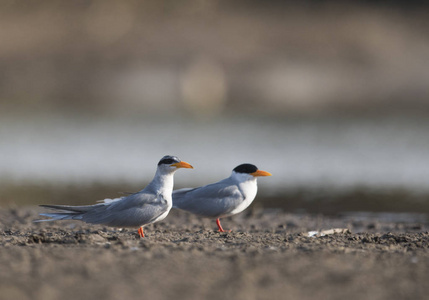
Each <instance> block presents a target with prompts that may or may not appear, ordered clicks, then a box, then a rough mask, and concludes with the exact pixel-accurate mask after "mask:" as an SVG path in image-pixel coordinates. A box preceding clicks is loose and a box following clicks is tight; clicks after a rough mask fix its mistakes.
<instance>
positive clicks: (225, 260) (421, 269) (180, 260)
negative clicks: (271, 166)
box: [0, 207, 429, 300]
mask: <svg viewBox="0 0 429 300" xmlns="http://www.w3.org/2000/svg"><path fill="white" fill-rule="evenodd" d="M39 212H40V209H38V208H35V207H20V208H9V209H1V210H0V266H1V268H0V299H43V300H49V299H63V300H67V299H152V300H154V299H170V298H175V299H246V300H248V299H345V298H347V299H348V300H352V299H427V295H428V294H429V285H428V284H427V282H428V281H429V233H428V230H429V229H428V228H429V224H428V222H427V221H426V220H427V219H425V218H421V217H420V218H416V219H415V220H413V218H412V215H411V217H409V218H406V220H405V221H404V220H402V221H401V220H400V221H391V220H387V221H386V220H384V219H383V218H382V220H380V218H377V217H366V218H363V217H362V216H361V217H359V216H350V215H344V216H342V217H326V216H321V215H298V214H287V213H284V212H282V211H279V210H253V211H252V210H250V211H249V212H247V213H243V214H241V215H238V216H235V217H232V218H226V219H224V220H223V222H222V225H223V227H224V228H228V229H231V230H232V231H231V232H229V233H219V232H216V231H215V230H216V224H215V222H214V221H213V220H208V219H199V218H197V217H194V216H191V215H189V214H186V213H181V212H177V211H173V212H172V213H170V215H169V217H168V218H167V219H165V220H164V221H163V222H160V223H158V224H155V225H151V226H148V227H146V229H145V234H146V237H145V238H143V239H140V238H139V237H138V235H137V231H136V230H131V229H125V230H116V229H114V228H108V227H103V226H93V225H87V224H84V223H80V222H77V221H70V222H66V221H63V222H53V223H52V222H46V223H33V220H35V219H37V218H38V216H37V214H38V213H39ZM332 228H340V229H342V230H341V233H335V234H327V235H324V236H323V235H322V236H320V234H319V236H314V237H311V236H308V232H309V231H320V230H328V229H332Z"/></svg>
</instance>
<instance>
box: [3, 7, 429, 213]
mask: <svg viewBox="0 0 429 300" xmlns="http://www.w3.org/2000/svg"><path fill="white" fill-rule="evenodd" d="M0 6H1V9H0V41H1V43H0V68H1V73H0V206H3V207H7V206H14V205H36V204H41V203H59V204H61V203H68V204H91V203H93V202H94V201H95V200H99V199H104V198H112V197H117V196H121V194H120V192H130V191H131V192H133V191H137V190H140V189H142V188H143V187H144V186H145V184H146V183H147V182H148V181H150V180H151V178H152V176H153V175H154V172H155V169H156V164H157V162H158V161H159V159H160V158H161V157H162V156H163V155H166V154H171V155H177V156H179V157H180V158H181V159H182V160H185V161H187V162H189V163H191V164H193V165H194V167H195V169H194V170H181V171H179V172H177V173H176V176H175V186H176V187H185V186H187V187H192V186H198V185H202V184H206V183H209V182H213V181H217V180H220V179H222V178H224V177H227V176H229V174H230V172H231V170H232V169H233V168H234V167H235V166H237V165H238V164H241V163H245V162H249V163H253V164H255V165H257V166H258V167H259V168H260V169H262V170H266V171H269V172H271V173H273V176H272V177H269V178H261V179H260V180H259V182H258V183H259V195H258V198H257V199H256V201H255V206H259V207H271V208H283V209H285V210H286V211H290V212H311V213H327V214H332V213H334V214H335V213H339V212H344V211H368V212H381V211H383V212H385V211H387V212H421V213H428V212H429V202H428V197H427V196H428V195H429V185H428V179H429V151H428V149H429V118H428V116H429V10H428V6H427V5H426V4H425V3H424V1H407V2H403V1H360V2H359V3H358V2H347V3H344V2H342V1H297V2H288V1H268V2H267V1H264V2H259V1H233V2H231V1H203V0H189V1H121V2H119V1H107V0H100V1H89V0H88V1H37V2H32V1H2V3H1V4H0Z"/></svg>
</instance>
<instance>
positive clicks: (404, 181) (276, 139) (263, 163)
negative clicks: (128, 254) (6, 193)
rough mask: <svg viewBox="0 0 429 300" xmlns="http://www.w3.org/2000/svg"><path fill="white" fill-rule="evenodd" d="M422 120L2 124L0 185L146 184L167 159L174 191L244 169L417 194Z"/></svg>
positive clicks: (426, 155)
mask: <svg viewBox="0 0 429 300" xmlns="http://www.w3.org/2000/svg"><path fill="white" fill-rule="evenodd" d="M428 132H429V121H428V120H426V119H425V118H400V117H385V118H328V117H325V118H312V119H310V118H304V119H300V118H284V119H275V120H273V119H269V118H254V117H250V116H249V117H242V118H236V117H229V118H224V119H217V120H212V121H197V120H189V119H186V118H180V117H177V118H171V117H162V118H160V117H150V118H149V117H141V118H130V119H127V118H115V119H108V118H104V119H100V118H98V119H92V118H89V117H86V118H84V117H82V118H65V117H61V118H60V117H52V116H50V117H48V118H43V119H42V118H34V119H32V118H21V119H15V118H4V117H3V118H2V119H1V120H0V179H1V180H2V181H3V182H5V181H7V182H14V183H25V182H50V183H54V184H55V183H78V184H82V183H92V182H128V183H135V182H147V181H148V180H150V179H151V178H152V176H153V174H154V170H155V168H156V163H157V162H158V160H159V159H160V158H161V157H162V156H163V155H165V154H173V155H177V156H179V157H180V158H181V159H183V160H185V161H188V162H190V163H191V164H193V165H194V167H195V169H194V170H181V171H179V172H178V173H177V174H176V177H175V178H176V186H196V185H199V184H204V183H208V182H211V181H215V180H219V179H222V178H224V177H226V176H228V175H229V174H230V172H231V170H232V169H233V168H234V167H235V166H237V165H238V164H241V163H244V162H250V163H254V164H256V165H257V166H258V167H259V168H260V169H262V170H266V171H269V172H271V173H273V176H272V177H270V178H261V179H260V181H259V185H260V186H261V187H263V189H265V190H266V191H267V190H269V191H272V192H273V193H277V192H281V191H282V190H285V189H287V188H288V187H291V186H303V187H320V186H325V187H326V186H328V187H333V188H348V187H356V186H367V187H376V188H379V187H382V188H384V187H387V188H389V187H405V188H409V189H415V190H422V191H423V190H427V189H428V185H427V180H428V178H429V151H428V149H429V138H428Z"/></svg>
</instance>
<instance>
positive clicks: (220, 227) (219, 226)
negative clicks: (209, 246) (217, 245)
mask: <svg viewBox="0 0 429 300" xmlns="http://www.w3.org/2000/svg"><path fill="white" fill-rule="evenodd" d="M216 224H217V227H218V228H219V232H231V230H227V231H226V230H223V228H222V225H220V221H219V219H216Z"/></svg>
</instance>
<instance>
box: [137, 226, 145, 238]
mask: <svg viewBox="0 0 429 300" xmlns="http://www.w3.org/2000/svg"><path fill="white" fill-rule="evenodd" d="M137 232H138V233H139V235H140V237H142V238H144V233H143V227H140V228H139V230H137Z"/></svg>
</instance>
